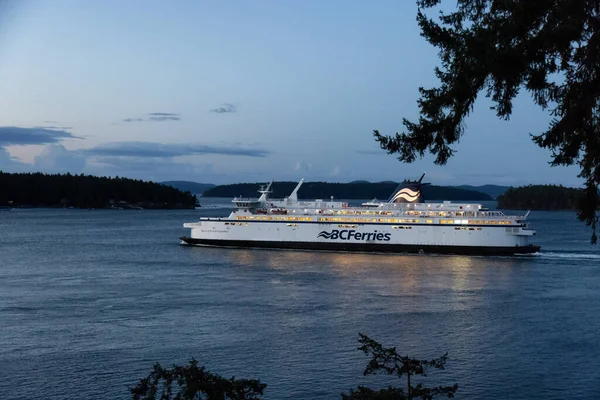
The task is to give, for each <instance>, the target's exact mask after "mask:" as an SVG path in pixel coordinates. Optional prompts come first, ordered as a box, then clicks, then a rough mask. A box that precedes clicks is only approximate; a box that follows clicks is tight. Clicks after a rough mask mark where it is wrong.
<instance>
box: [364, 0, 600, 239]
mask: <svg viewBox="0 0 600 400" xmlns="http://www.w3.org/2000/svg"><path fill="white" fill-rule="evenodd" d="M441 3H442V1H441V0H418V1H417V5H418V7H419V11H418V14H417V21H418V24H419V27H420V28H421V34H422V36H424V37H425V39H427V41H428V42H429V43H431V44H432V45H434V46H435V47H437V48H438V49H439V56H440V60H441V67H436V68H435V73H436V76H437V77H438V79H439V80H440V81H441V84H440V86H439V87H436V88H432V89H424V88H422V87H421V88H419V92H420V94H421V98H420V99H419V100H418V105H419V109H420V118H419V121H418V122H416V123H414V122H411V121H409V120H407V119H403V124H404V128H405V132H404V133H401V134H398V133H396V135H395V136H394V137H392V136H385V135H382V134H380V133H379V131H377V130H375V131H374V135H375V138H376V140H377V141H378V142H379V144H380V145H381V147H382V148H383V149H385V150H387V151H388V153H390V154H393V153H398V154H399V157H398V158H399V160H400V161H403V162H413V161H414V160H415V159H416V158H417V157H423V156H424V155H425V153H426V152H429V153H432V154H433V155H435V156H436V160H435V163H436V164H445V163H446V162H447V161H448V158H449V157H451V156H452V155H453V152H454V150H453V149H452V148H451V147H450V146H451V145H452V144H454V143H457V142H458V141H459V139H460V137H461V136H462V134H463V131H464V120H465V118H466V117H467V115H468V114H469V113H470V112H471V111H472V109H473V105H474V103H475V100H476V99H477V96H478V95H479V93H480V92H481V91H485V93H486V96H487V97H491V98H492V100H493V102H494V103H495V107H494V108H493V109H494V110H495V111H496V114H497V116H498V117H499V118H503V119H508V118H509V117H510V115H511V113H512V106H513V105H512V101H513V99H514V98H515V96H517V94H518V93H519V91H520V89H522V88H524V89H526V90H527V91H529V92H530V93H531V95H532V97H533V100H534V101H535V103H536V104H537V105H539V106H540V107H542V108H543V109H550V114H551V115H552V117H553V118H552V121H551V123H550V126H549V129H548V130H547V131H546V132H543V133H541V134H539V135H536V136H533V141H534V142H535V143H536V144H537V145H539V146H540V147H543V148H547V149H550V150H551V152H552V162H551V164H552V165H553V166H555V165H573V164H577V165H578V166H579V167H580V173H579V175H578V176H579V177H581V178H583V179H584V180H585V190H584V194H583V196H581V199H580V201H579V203H578V218H579V219H580V220H581V221H584V222H585V223H586V224H587V225H589V226H590V227H591V228H592V238H591V241H592V243H596V241H597V237H596V225H597V223H598V217H597V215H596V209H597V208H598V205H600V194H599V192H598V186H599V184H600V2H599V1H598V0H510V1H505V0H459V1H458V2H455V3H456V9H455V11H453V12H450V13H444V12H440V16H439V19H440V23H436V22H434V21H433V20H432V19H430V18H428V17H427V16H426V15H425V14H424V13H423V10H424V9H430V8H432V7H436V6H438V5H440V4H441Z"/></svg>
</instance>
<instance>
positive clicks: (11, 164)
mask: <svg viewBox="0 0 600 400" xmlns="http://www.w3.org/2000/svg"><path fill="white" fill-rule="evenodd" d="M29 167H30V165H29V164H25V163H22V162H20V161H19V160H17V159H16V158H15V157H13V156H11V155H10V153H9V152H8V150H6V149H5V148H3V147H0V171H5V172H27V171H29Z"/></svg>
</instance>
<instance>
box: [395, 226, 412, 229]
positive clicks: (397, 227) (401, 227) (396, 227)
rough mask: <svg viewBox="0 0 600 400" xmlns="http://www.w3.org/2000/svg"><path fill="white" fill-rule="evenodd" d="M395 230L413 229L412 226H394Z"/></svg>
mask: <svg viewBox="0 0 600 400" xmlns="http://www.w3.org/2000/svg"><path fill="white" fill-rule="evenodd" d="M392 228H394V229H412V226H392Z"/></svg>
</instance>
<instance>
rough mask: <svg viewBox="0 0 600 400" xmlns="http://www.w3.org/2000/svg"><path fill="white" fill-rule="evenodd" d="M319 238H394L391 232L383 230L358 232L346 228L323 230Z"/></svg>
mask: <svg viewBox="0 0 600 400" xmlns="http://www.w3.org/2000/svg"><path fill="white" fill-rule="evenodd" d="M317 237H318V238H323V239H330V240H337V239H340V240H377V241H383V242H387V241H389V240H391V239H392V235H391V234H390V233H383V232H377V231H374V232H356V231H354V230H347V229H344V230H342V231H340V230H337V229H334V230H332V231H331V232H327V231H321V232H320V233H319V234H318V235H317Z"/></svg>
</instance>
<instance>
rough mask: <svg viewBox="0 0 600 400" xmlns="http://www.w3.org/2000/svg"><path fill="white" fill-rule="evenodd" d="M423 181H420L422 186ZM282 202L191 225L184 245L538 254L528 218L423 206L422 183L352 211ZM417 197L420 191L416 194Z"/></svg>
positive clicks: (261, 202) (248, 204)
mask: <svg viewBox="0 0 600 400" xmlns="http://www.w3.org/2000/svg"><path fill="white" fill-rule="evenodd" d="M421 179H422V178H421ZM301 184H302V181H301V182H300V184H299V185H298V186H297V187H296V189H295V190H294V192H292V194H291V195H290V196H289V197H287V198H285V199H283V200H281V201H276V200H269V199H268V193H270V192H269V191H268V189H269V188H268V187H267V189H265V190H262V191H261V193H262V194H263V195H262V196H261V198H259V199H258V200H250V199H234V203H236V206H237V208H236V210H234V211H233V212H232V213H231V215H230V216H229V217H227V218H201V219H200V221H198V222H192V223H186V224H184V227H185V228H188V229H190V236H185V237H182V238H181V241H182V243H184V244H189V245H197V246H222V247H257V248H277V249H307V250H337V251H361V252H423V253H452V254H528V253H535V252H537V251H539V250H540V247H539V246H535V245H532V244H530V243H529V238H530V237H531V236H533V235H534V234H535V231H533V230H531V229H529V228H528V227H527V224H526V223H525V219H526V218H527V215H524V216H507V215H504V214H503V213H502V212H500V211H489V210H486V209H482V208H481V205H478V204H453V203H450V202H444V203H423V202H422V196H421V192H420V187H421V181H420V180H419V181H418V182H410V181H405V182H404V183H403V185H404V187H403V188H401V189H399V190H398V191H397V192H396V193H395V194H394V195H393V196H392V197H391V200H390V201H388V202H386V203H384V202H376V201H374V202H367V203H363V205H362V206H361V207H349V206H348V204H347V203H343V202H334V201H333V200H332V201H329V202H326V201H323V200H314V201H312V202H304V201H298V199H297V191H298V189H299V188H300V186H301ZM413 189H415V190H413Z"/></svg>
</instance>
